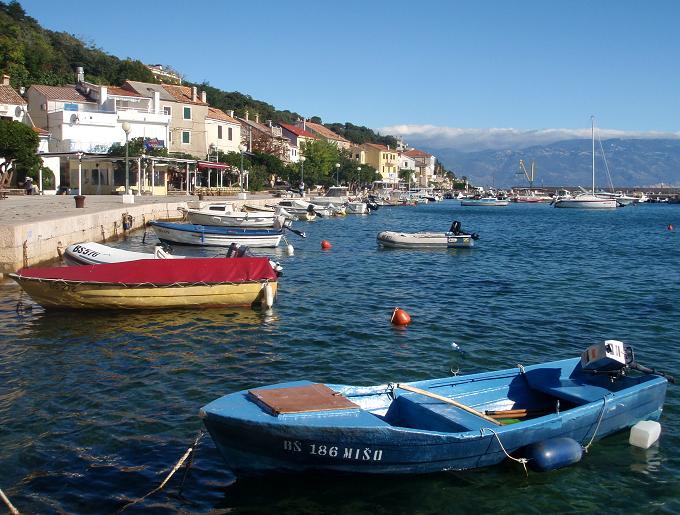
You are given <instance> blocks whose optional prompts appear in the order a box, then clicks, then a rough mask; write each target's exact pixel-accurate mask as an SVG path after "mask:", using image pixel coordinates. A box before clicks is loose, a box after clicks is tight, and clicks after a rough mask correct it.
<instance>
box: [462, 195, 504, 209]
mask: <svg viewBox="0 0 680 515" xmlns="http://www.w3.org/2000/svg"><path fill="white" fill-rule="evenodd" d="M509 203H510V201H509V200H508V199H507V198H498V197H494V196H492V195H488V196H481V195H475V196H474V197H472V198H467V199H462V200H461V201H460V205H461V206H491V207H503V206H507V205H508V204H509Z"/></svg>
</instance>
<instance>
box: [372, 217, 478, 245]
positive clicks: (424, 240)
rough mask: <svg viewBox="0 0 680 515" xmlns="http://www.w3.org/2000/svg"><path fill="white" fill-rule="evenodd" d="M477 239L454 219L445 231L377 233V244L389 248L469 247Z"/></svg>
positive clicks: (475, 234)
mask: <svg viewBox="0 0 680 515" xmlns="http://www.w3.org/2000/svg"><path fill="white" fill-rule="evenodd" d="M478 239H479V235H478V234H477V233H472V234H469V233H467V232H464V231H463V230H462V229H461V227H460V222H459V221H454V222H453V224H451V228H450V229H449V230H448V231H447V232H395V231H382V232H380V233H378V237H377V240H378V244H379V245H381V246H383V247H391V248H448V249H452V248H471V247H474V245H475V241H476V240H478Z"/></svg>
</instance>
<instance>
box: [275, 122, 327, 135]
mask: <svg viewBox="0 0 680 515" xmlns="http://www.w3.org/2000/svg"><path fill="white" fill-rule="evenodd" d="M279 125H280V126H281V127H283V128H284V129H286V130H287V131H290V132H292V133H293V134H295V135H296V136H297V137H299V138H300V137H301V138H310V139H319V138H317V137H316V136H315V135H314V134H312V133H311V132H308V131H306V130H304V129H302V128H301V127H296V126H295V125H289V124H287V123H280V124H279Z"/></svg>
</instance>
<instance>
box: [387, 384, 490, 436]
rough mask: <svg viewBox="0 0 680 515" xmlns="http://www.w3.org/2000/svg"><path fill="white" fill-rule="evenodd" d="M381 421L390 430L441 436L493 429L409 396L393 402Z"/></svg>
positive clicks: (474, 417)
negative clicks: (407, 428) (430, 432)
mask: <svg viewBox="0 0 680 515" xmlns="http://www.w3.org/2000/svg"><path fill="white" fill-rule="evenodd" d="M385 421H386V422H388V423H389V424H390V425H393V426H400V427H409V428H412V429H424V430H426V431H439V432H443V433H457V432H460V431H478V430H479V429H481V428H483V427H492V426H493V424H491V423H490V422H489V421H487V420H484V419H483V418H481V417H478V416H477V415H474V414H472V413H468V412H467V411H465V410H463V409H461V408H459V407H457V406H454V405H452V404H447V403H445V402H442V401H439V400H436V399H431V398H429V397H425V396H423V395H418V394H411V393H408V394H402V395H399V396H398V397H397V398H396V399H394V401H393V402H392V404H391V405H390V407H389V409H388V410H387V413H386V414H385Z"/></svg>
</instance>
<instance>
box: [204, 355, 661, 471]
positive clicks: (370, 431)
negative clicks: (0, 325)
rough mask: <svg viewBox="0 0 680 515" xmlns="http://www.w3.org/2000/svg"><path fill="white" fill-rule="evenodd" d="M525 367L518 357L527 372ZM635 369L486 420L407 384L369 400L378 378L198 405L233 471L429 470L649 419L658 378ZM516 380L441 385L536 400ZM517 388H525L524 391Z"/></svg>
mask: <svg viewBox="0 0 680 515" xmlns="http://www.w3.org/2000/svg"><path fill="white" fill-rule="evenodd" d="M567 361H572V360H567ZM558 363H565V362H558ZM574 363H575V362H574ZM531 368H532V367H527V371H528V373H531ZM499 374H500V376H499ZM503 374H505V376H504V377H501V376H503ZM642 379H644V380H640V381H639V383H636V384H634V385H631V386H630V387H628V388H624V389H621V390H618V391H612V392H609V393H606V394H604V395H602V397H601V399H599V400H591V401H590V402H585V403H584V404H582V405H578V406H572V405H571V404H570V402H571V401H574V399H573V398H572V399H571V400H570V399H569V398H568V397H567V398H563V400H562V403H563V405H564V406H565V408H566V407H569V409H565V410H564V411H560V412H554V413H550V414H547V415H544V416H540V417H538V418H534V419H531V420H527V421H525V422H521V423H516V424H513V425H507V426H499V425H494V424H493V423H491V422H488V421H486V420H484V419H482V418H479V417H475V416H474V415H469V416H468V415H467V414H465V413H464V412H462V414H461V412H460V410H459V408H456V407H455V406H450V405H446V404H443V403H440V402H438V401H432V400H431V399H427V398H423V397H422V396H421V397H420V398H419V397H416V396H412V395H411V394H402V395H399V394H397V396H396V398H395V400H394V401H392V402H390V403H389V404H390V406H389V408H388V409H387V410H386V411H384V410H379V409H378V410H372V409H371V406H370V404H371V403H373V405H374V406H377V405H378V403H376V402H375V400H376V399H378V398H379V397H380V396H381V395H383V396H384V395H386V394H385V393H380V388H382V390H383V392H384V390H385V387H384V386H383V387H377V389H374V390H371V389H367V388H364V389H357V388H355V387H348V386H338V385H335V386H334V385H330V386H331V388H332V389H333V390H335V391H338V392H341V393H343V394H344V395H345V396H346V397H347V398H349V399H351V400H352V401H357V400H359V401H360V402H361V399H363V400H364V401H366V400H367V399H369V400H368V401H367V402H368V404H366V402H364V404H365V405H366V409H355V410H345V411H344V412H342V411H337V412H330V413H323V414H322V413H318V412H317V413H304V414H297V415H279V416H278V417H277V416H274V415H271V414H269V413H268V412H267V411H266V410H263V409H262V408H261V407H259V406H258V405H256V404H255V403H253V402H252V400H251V398H250V397H249V396H248V394H247V392H245V391H244V392H238V393H235V394H231V395H227V396H225V397H222V398H220V399H217V400H216V401H214V402H212V403H210V404H208V405H207V406H205V407H204V408H203V409H202V410H201V415H202V417H203V418H204V423H205V425H206V427H207V429H208V431H209V432H210V434H211V436H212V438H213V440H214V442H215V444H216V445H217V447H218V449H219V451H220V452H221V454H222V455H223V456H224V458H225V460H226V462H227V464H228V466H229V468H231V469H232V470H233V471H234V472H235V473H236V474H237V475H245V474H258V473H267V472H304V471H311V470H326V471H333V472H346V473H369V474H413V473H430V472H438V471H445V470H463V469H471V468H478V467H484V466H488V465H494V464H496V463H499V462H501V461H502V460H504V459H505V458H506V454H505V452H504V451H503V449H502V448H501V445H500V443H501V442H502V445H503V447H505V449H506V450H507V451H508V452H509V453H513V452H517V451H518V450H521V449H522V448H523V447H525V446H527V445H530V444H533V443H537V442H541V441H544V440H547V439H550V438H555V437H568V438H572V439H573V440H576V441H577V442H581V443H582V444H584V445H585V444H587V443H588V441H590V439H591V438H593V436H594V439H595V440H597V439H600V438H602V437H604V436H606V435H608V434H611V433H614V432H617V431H620V430H623V429H626V428H628V427H631V426H632V425H634V424H635V423H636V422H638V421H640V420H649V419H658V418H659V416H660V414H661V410H662V406H663V402H664V398H665V391H666V380H665V379H663V378H659V377H649V376H648V377H645V378H642ZM439 381H440V382H441V381H442V380H439ZM459 381H460V382H459ZM523 381H526V379H525V378H523V377H522V375H521V374H519V373H518V372H517V371H501V372H498V373H496V376H494V375H493V374H477V375H475V376H467V378H466V377H461V378H450V379H449V380H448V382H447V385H446V386H441V388H449V389H451V388H452V389H453V390H455V391H457V392H458V395H457V397H459V398H463V399H465V398H466V397H467V398H469V401H474V402H475V403H477V404H479V405H485V406H494V405H496V406H501V405H506V406H507V405H508V404H507V402H508V399H509V397H515V398H514V399H513V402H515V401H519V402H520V403H521V402H525V401H528V399H529V396H535V397H536V398H538V397H541V402H543V401H544V400H545V399H543V398H542V396H545V394H544V393H540V392H539V393H538V394H536V392H533V391H529V389H527V388H526V387H522V386H521V385H519V386H518V384H519V383H520V382H523ZM475 382H477V383H478V384H483V388H482V389H481V390H475V391H474V393H470V392H472V389H471V388H470V387H469V386H470V385H473V384H474V383H475ZM435 383H436V381H427V382H422V383H420V384H419V386H420V387H421V388H422V387H428V386H429V387H431V388H435V387H436V388H439V387H440V386H438V385H436V384H435ZM513 383H515V384H514V386H513ZM299 384H301V383H294V384H293V383H291V384H287V385H277V387H279V388H280V387H282V386H283V387H285V386H294V385H299ZM451 385H452V386H451ZM476 388H479V387H478V386H476ZM595 388H601V387H600V386H597V387H595ZM482 390H484V392H483V393H480V392H481V391H482ZM523 390H526V392H527V393H526V396H525V397H523V395H525V394H524V393H522V392H523ZM371 392H372V393H371ZM508 392H509V393H510V395H509V396H508V395H507V393H508ZM502 393H504V394H506V396H505V398H504V399H501V398H500V397H498V398H497V399H495V400H494V398H493V397H494V396H498V395H499V394H502ZM591 393H593V392H590V393H588V394H587V395H590V394H591ZM594 393H595V395H598V394H599V393H602V392H597V391H595V392H594ZM566 395H567V396H568V395H569V394H566ZM557 398H559V397H557ZM399 399H402V400H401V401H400V400H399ZM494 403H495V404H494ZM469 404H472V402H469ZM378 413H380V414H378ZM470 417H472V418H470ZM409 425H411V426H421V427H407V426H409ZM425 428H426V429H425ZM455 429H457V430H455Z"/></svg>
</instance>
